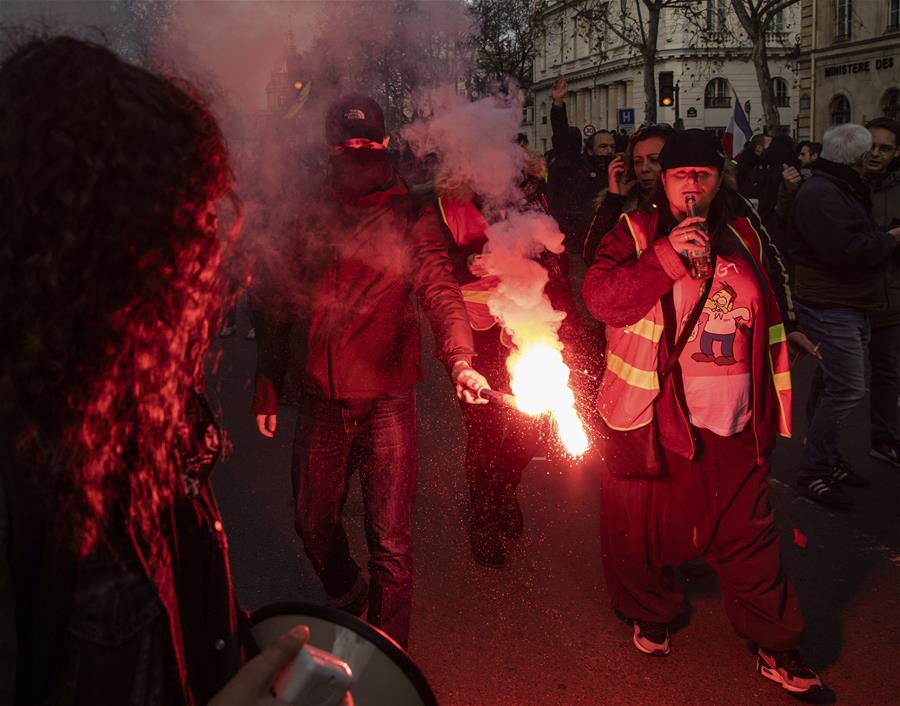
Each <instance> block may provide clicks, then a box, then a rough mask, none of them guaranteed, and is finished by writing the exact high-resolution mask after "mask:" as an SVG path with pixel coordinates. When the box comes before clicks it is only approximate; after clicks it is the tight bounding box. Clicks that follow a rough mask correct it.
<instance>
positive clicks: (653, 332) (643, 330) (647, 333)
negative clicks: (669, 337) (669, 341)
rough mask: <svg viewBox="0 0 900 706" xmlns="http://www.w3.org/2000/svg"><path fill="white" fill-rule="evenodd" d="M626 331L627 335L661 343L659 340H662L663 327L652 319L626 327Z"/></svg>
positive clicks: (642, 320)
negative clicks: (631, 334) (630, 334)
mask: <svg viewBox="0 0 900 706" xmlns="http://www.w3.org/2000/svg"><path fill="white" fill-rule="evenodd" d="M624 331H625V333H633V334H635V335H637V336H640V337H641V338H646V339H647V340H648V341H653V342H654V343H659V339H660V338H662V334H663V325H662V324H658V323H656V322H655V321H651V320H650V319H641V320H640V321H638V322H637V323H636V324H631V325H629V326H626V327H625V329H624Z"/></svg>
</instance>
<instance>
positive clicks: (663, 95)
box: [659, 71, 675, 108]
mask: <svg viewBox="0 0 900 706" xmlns="http://www.w3.org/2000/svg"><path fill="white" fill-rule="evenodd" d="M659 105H660V106H661V107H663V108H668V107H669V106H671V105H675V72H673V71H660V72H659Z"/></svg>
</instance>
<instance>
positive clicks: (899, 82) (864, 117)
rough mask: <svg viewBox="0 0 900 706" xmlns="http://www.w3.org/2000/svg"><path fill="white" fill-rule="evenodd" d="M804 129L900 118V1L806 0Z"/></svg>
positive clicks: (818, 133)
mask: <svg viewBox="0 0 900 706" xmlns="http://www.w3.org/2000/svg"><path fill="white" fill-rule="evenodd" d="M801 12H802V15H801V61H800V99H799V114H798V122H799V128H800V130H799V132H800V137H801V138H802V139H813V140H817V141H819V140H821V139H822V135H824V134H825V131H826V130H827V129H828V128H829V127H831V126H832V125H837V124H840V123H846V122H854V123H865V122H866V121H868V120H871V119H872V118H875V117H878V116H881V115H887V116H889V117H893V118H900V0H802V3H801Z"/></svg>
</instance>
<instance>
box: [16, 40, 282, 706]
mask: <svg viewBox="0 0 900 706" xmlns="http://www.w3.org/2000/svg"><path fill="white" fill-rule="evenodd" d="M0 154H2V155H3V158H2V160H0V204H2V208H0V236H2V238H0V270H2V272H3V276H2V277H0V302H2V307H3V312H4V317H3V320H2V323H0V326H2V335H3V337H4V340H6V341H11V342H13V343H12V345H9V346H7V347H5V348H4V349H3V352H2V353H0V360H2V365H0V415H2V424H0V443H2V446H3V449H2V458H3V459H4V464H3V466H2V467H0V702H2V703H7V704H36V703H41V704H45V703H62V702H65V703H90V704H108V703H116V704H126V703H127V704H164V703H206V702H208V701H209V699H210V698H211V697H212V696H213V695H214V694H215V693H216V692H217V691H218V690H219V689H221V688H222V686H223V685H224V684H225V682H226V680H227V679H228V678H230V677H231V676H232V675H233V674H234V673H235V672H236V671H237V670H238V668H239V667H240V665H241V664H242V663H243V661H244V659H245V658H246V656H247V653H248V651H250V650H252V649H253V646H252V641H250V640H248V639H245V638H244V635H243V634H242V633H241V631H240V630H239V627H240V626H241V625H242V623H241V620H242V618H243V616H242V614H241V613H240V611H239V609H238V607H237V604H236V602H235V599H234V595H233V593H232V589H231V580H230V574H229V567H228V561H227V553H226V542H225V536H224V532H223V530H222V523H221V520H220V517H219V512H218V509H217V507H216V502H215V498H214V497H213V493H212V489H211V488H210V486H209V484H208V482H207V477H208V474H209V472H210V470H211V467H212V465H213V463H214V461H215V459H216V457H217V456H218V454H219V451H220V440H219V433H218V429H217V428H216V426H215V423H214V421H213V417H212V415H211V413H210V410H209V408H208V406H207V405H206V402H205V401H204V399H203V397H202V393H201V391H202V372H203V360H204V355H205V353H206V351H207V348H208V346H209V342H210V332H212V331H215V330H216V328H217V325H218V319H219V307H220V305H221V301H222V297H221V293H222V284H223V281H224V275H223V274H222V270H223V267H222V260H223V249H224V245H225V244H224V243H223V239H222V238H220V237H219V235H217V222H216V211H215V204H216V202H217V201H218V200H219V199H220V198H222V197H223V196H226V195H230V194H231V186H232V181H233V178H232V173H231V170H230V167H229V163H228V155H227V150H226V148H225V143H224V140H223V138H222V134H221V132H220V131H219V127H218V125H217V124H216V122H215V120H214V119H213V117H212V116H211V114H210V113H209V111H208V109H207V108H206V107H205V106H204V104H203V103H202V102H201V101H200V100H198V99H197V98H195V97H193V96H192V94H191V91H190V89H189V88H187V87H185V86H179V85H177V84H176V83H174V82H173V81H170V80H167V79H165V78H161V77H159V76H156V75H154V74H152V73H150V72H148V71H146V70H144V69H141V68H139V67H136V66H132V65H129V64H127V63H124V62H123V61H122V60H120V59H119V58H118V57H117V56H116V55H115V54H113V53H112V52H110V51H108V50H107V49H104V48H102V47H99V46H95V45H92V44H88V43H85V42H82V41H80V40H76V39H72V38H68V37H55V38H47V39H34V40H31V41H29V42H28V43H26V44H24V45H23V46H21V47H19V48H18V49H16V50H15V51H14V52H13V53H12V54H11V55H10V56H8V57H7V58H6V60H5V61H4V63H3V65H2V67H0ZM276 649H280V650H281V654H280V655H279V656H276V658H275V661H277V662H279V663H280V662H281V661H283V660H284V659H287V658H289V657H290V656H291V655H292V654H296V650H297V649H299V641H298V640H293V641H290V640H287V641H283V642H282V643H280V647H279V648H276ZM270 657H271V655H270ZM264 687H265V684H263V686H262V687H261V688H262V689H263V691H261V692H260V693H265V691H264ZM234 694H235V692H232V696H234ZM241 694H242V696H246V695H247V692H246V691H244V692H241ZM232 702H234V701H232Z"/></svg>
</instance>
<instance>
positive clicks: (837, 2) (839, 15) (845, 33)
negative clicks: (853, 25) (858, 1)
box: [834, 0, 853, 41]
mask: <svg viewBox="0 0 900 706" xmlns="http://www.w3.org/2000/svg"><path fill="white" fill-rule="evenodd" d="M852 15H853V2H852V0H834V19H835V28H834V38H835V39H836V40H838V41H846V40H848V39H850V18H851V16H852Z"/></svg>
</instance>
